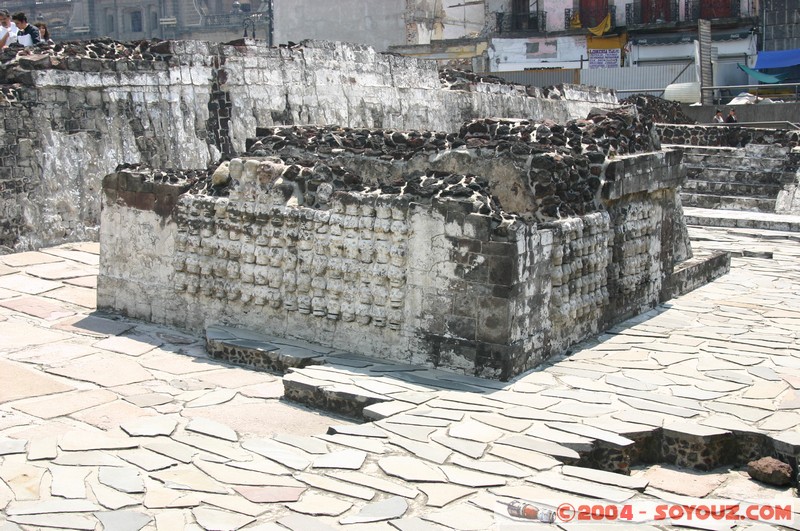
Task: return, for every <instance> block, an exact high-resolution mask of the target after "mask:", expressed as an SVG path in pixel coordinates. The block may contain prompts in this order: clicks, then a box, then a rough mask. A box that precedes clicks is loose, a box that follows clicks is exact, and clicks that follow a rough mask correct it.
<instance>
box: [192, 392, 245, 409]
mask: <svg viewBox="0 0 800 531" xmlns="http://www.w3.org/2000/svg"><path fill="white" fill-rule="evenodd" d="M237 394H238V392H237V391H235V390H233V389H219V390H217V391H211V392H210V393H205V394H203V395H202V396H200V397H198V398H195V399H194V400H190V401H188V402H187V403H186V405H185V406H184V407H209V406H216V405H219V404H224V403H226V402H230V401H231V400H233V398H234V397H235V396H236V395H237Z"/></svg>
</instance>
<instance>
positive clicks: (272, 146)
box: [0, 39, 725, 379]
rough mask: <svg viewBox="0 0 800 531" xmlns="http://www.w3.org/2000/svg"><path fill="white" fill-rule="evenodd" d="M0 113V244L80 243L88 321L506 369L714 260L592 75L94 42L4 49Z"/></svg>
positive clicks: (650, 301)
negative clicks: (545, 75)
mask: <svg viewBox="0 0 800 531" xmlns="http://www.w3.org/2000/svg"><path fill="white" fill-rule="evenodd" d="M598 106H599V107H602V108H604V109H605V110H598V109H594V110H592V109H593V108H594V107H598ZM0 115H2V116H3V118H4V119H3V120H0V134H2V135H3V137H4V138H5V139H6V144H7V147H6V148H5V151H4V156H3V157H0V186H2V188H1V189H2V192H3V196H2V199H3V201H2V204H0V207H2V208H0V218H2V219H0V245H2V246H4V247H6V248H8V249H9V250H10V249H13V250H27V249H31V248H36V247H38V246H41V245H53V244H58V243H63V242H64V241H73V240H76V239H93V238H97V237H98V235H99V238H100V240H101V247H102V256H101V264H100V266H101V267H100V277H99V287H98V307H99V308H101V309H107V310H112V311H118V312H122V313H124V314H127V315H129V316H132V317H136V318H142V319H146V320H150V321H154V322H158V323H166V324H171V325H175V326H179V327H184V328H187V329H191V330H195V331H200V330H203V329H204V328H206V327H208V326H209V325H212V324H223V325H233V326H239V327H247V328H253V329H255V330H259V331H263V332H267V333H271V334H277V335H284V336H290V337H297V338H302V339H305V340H308V341H313V342H316V343H319V344H322V345H327V346H329V347H331V348H336V349H341V350H346V351H349V352H354V353H358V354H364V355H369V356H377V357H381V358H386V359H391V360H397V361H407V362H412V363H422V364H428V365H434V366H437V367H444V368H450V369H453V370H457V371H461V372H466V373H470V374H475V375H480V376H487V377H493V378H500V379H507V378H509V377H512V376H513V375H516V374H519V373H520V372H522V371H524V370H526V369H528V368H531V367H534V366H536V365H538V364H539V363H541V362H542V361H543V360H545V359H547V358H548V357H550V356H552V355H553V354H556V353H562V352H564V351H565V350H567V349H568V348H569V347H570V345H573V344H575V343H576V342H578V341H580V340H582V339H585V338H587V337H590V336H592V335H593V334H596V333H598V332H599V331H601V330H604V329H606V328H607V327H609V326H610V325H612V324H613V323H616V322H618V321H620V320H622V319H625V318H627V317H629V316H632V315H635V314H636V313H638V312H640V311H642V310H643V309H646V308H650V307H652V306H653V305H654V304H656V303H657V302H658V301H659V300H663V299H666V298H669V297H670V296H672V295H674V294H675V293H679V292H681V291H682V290H685V289H689V288H691V287H694V286H696V285H697V284H698V283H699V282H702V281H703V278H705V277H704V275H713V274H718V273H719V272H720V271H721V270H724V267H725V265H724V264H723V263H721V262H719V261H715V262H705V263H704V265H703V264H700V265H698V264H697V263H694V262H687V259H689V258H690V257H691V250H690V247H689V243H688V239H687V236H686V230H685V226H684V223H683V221H682V214H681V208H680V203H679V198H678V196H677V195H676V190H677V189H678V187H679V186H680V183H681V182H682V179H683V171H682V169H681V156H680V153H679V152H677V151H662V150H661V149H660V146H659V141H658V136H657V134H656V131H655V130H654V126H653V120H652V119H651V118H650V117H649V115H648V114H643V115H639V114H637V111H636V110H635V107H628V108H620V106H619V105H618V104H617V102H616V98H615V96H614V95H613V94H612V93H609V92H608V91H602V90H598V89H594V88H591V87H576V86H568V85H565V86H559V87H550V88H536V87H523V86H519V85H513V84H510V83H505V82H502V81H501V80H498V79H496V78H492V77H485V76H478V75H475V74H471V73H467V72H458V71H444V72H439V71H437V70H436V68H435V65H433V64H431V63H426V62H424V61H420V60H417V59H411V58H404V57H396V56H393V55H382V54H377V53H375V52H374V50H372V49H370V48H368V47H363V46H357V45H346V44H342V43H325V42H305V43H302V44H300V45H297V46H292V47H279V48H269V47H266V46H265V45H263V44H260V43H254V42H252V41H238V42H233V43H229V44H211V43H201V42H195V41H174V42H173V41H160V42H159V41H153V42H144V41H143V42H140V43H131V44H122V43H116V42H114V41H111V40H108V39H105V40H95V41H91V42H88V43H63V44H57V45H55V46H52V47H43V48H41V49H39V48H37V49H36V50H30V49H25V50H19V51H5V52H4V53H3V54H2V55H0ZM486 116H493V117H496V118H494V119H488V118H484V117H486ZM587 116H588V117H589V119H585V118H586V117H587ZM521 117H525V118H527V119H520V118H521ZM541 117H548V118H550V120H541ZM325 123H327V124H331V123H334V124H341V125H340V126H339V127H331V126H325V127H322V126H310V125H298V124H325ZM254 131H255V132H256V134H255V137H254V138H251V137H252V136H253V132H254ZM220 160H222V161H224V162H222V163H221V164H220V162H219V161H220ZM121 163H122V164H121ZM115 167H116V168H117V169H116V170H115ZM152 168H160V169H152ZM178 168H187V169H186V170H179V169H178ZM201 168H204V169H201ZM103 176H106V177H105V179H104V180H103ZM101 181H102V183H101ZM101 190H102V194H100V193H98V192H99V191H101ZM101 195H102V197H101ZM101 209H102V212H101ZM101 218H102V225H101V226H100V228H99V229H98V224H99V221H100V219H101ZM687 263H688V264H690V265H687ZM695 273H697V274H695Z"/></svg>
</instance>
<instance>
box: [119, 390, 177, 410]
mask: <svg viewBox="0 0 800 531" xmlns="http://www.w3.org/2000/svg"><path fill="white" fill-rule="evenodd" d="M122 399H123V400H126V401H127V402H130V403H131V404H133V405H134V406H138V407H153V406H161V405H164V404H169V403H170V402H172V401H173V397H172V395H168V394H166V393H147V394H144V395H131V396H123V397H122Z"/></svg>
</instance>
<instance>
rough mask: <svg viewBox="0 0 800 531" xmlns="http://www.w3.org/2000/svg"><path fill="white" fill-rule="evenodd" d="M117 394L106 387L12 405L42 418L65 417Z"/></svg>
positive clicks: (113, 398) (33, 399) (103, 402)
mask: <svg viewBox="0 0 800 531" xmlns="http://www.w3.org/2000/svg"><path fill="white" fill-rule="evenodd" d="M116 399H117V395H115V394H114V393H112V392H110V391H106V390H105V389H92V390H89V391H70V392H67V393H60V394H58V395H54V396H48V397H45V398H32V399H29V400H24V401H20V402H15V403H14V405H13V406H12V407H13V408H14V409H16V410H18V411H22V412H23V413H27V414H28V415H31V416H33V417H39V418H41V419H52V418H56V417H64V416H66V415H69V414H71V413H75V412H76V411H81V410H84V409H89V408H90V407H94V406H99V405H100V404H105V403H107V402H113V401H114V400H116Z"/></svg>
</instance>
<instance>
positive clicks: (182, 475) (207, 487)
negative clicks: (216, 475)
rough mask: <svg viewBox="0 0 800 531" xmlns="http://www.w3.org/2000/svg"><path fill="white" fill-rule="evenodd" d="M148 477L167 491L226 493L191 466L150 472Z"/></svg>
mask: <svg viewBox="0 0 800 531" xmlns="http://www.w3.org/2000/svg"><path fill="white" fill-rule="evenodd" d="M150 477H151V478H153V479H155V480H157V481H160V482H161V483H163V484H164V486H165V487H167V488H168V489H174V490H189V491H198V492H209V493H211V494H227V493H228V491H227V489H225V487H223V486H222V485H220V484H219V483H217V482H216V481H214V480H212V479H211V478H210V477H208V476H207V475H206V474H204V473H203V472H201V471H199V470H197V469H196V468H194V467H192V466H185V465H179V466H177V467H173V468H168V469H167V470H160V471H158V472H152V473H150ZM148 494H149V491H148Z"/></svg>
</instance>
